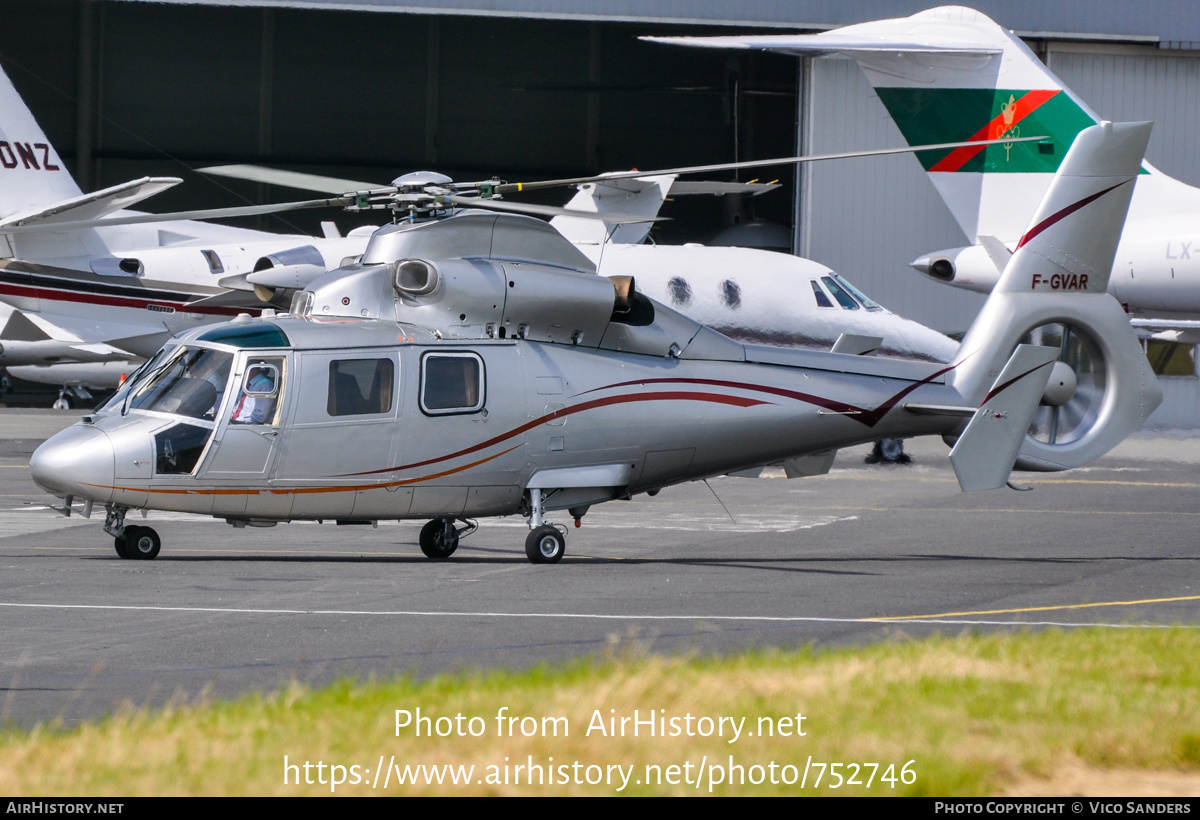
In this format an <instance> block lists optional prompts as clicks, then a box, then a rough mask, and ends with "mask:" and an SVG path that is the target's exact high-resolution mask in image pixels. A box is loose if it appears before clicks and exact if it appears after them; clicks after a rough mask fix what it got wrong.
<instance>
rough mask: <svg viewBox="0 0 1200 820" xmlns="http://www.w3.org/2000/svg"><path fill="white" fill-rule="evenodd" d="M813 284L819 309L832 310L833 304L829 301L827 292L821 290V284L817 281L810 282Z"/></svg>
mask: <svg viewBox="0 0 1200 820" xmlns="http://www.w3.org/2000/svg"><path fill="white" fill-rule="evenodd" d="M809 281H810V282H811V283H812V289H813V296H814V297H816V300H817V307H823V308H831V307H833V302H831V301H829V297H828V296H826V295H825V291H823V290H822V289H821V284H820V283H819V282H817V280H816V279H811V280H809Z"/></svg>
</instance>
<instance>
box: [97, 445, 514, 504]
mask: <svg viewBox="0 0 1200 820" xmlns="http://www.w3.org/2000/svg"><path fill="white" fill-rule="evenodd" d="M520 446H521V445H519V444H518V445H517V446H516V447H509V448H508V449H507V450H504V451H502V452H499V453H496V454H495V455H494V456H488V457H487V458H481V459H480V460H479V461H474V462H472V463H470V464H464V465H463V466H461V467H455V468H454V469H452V470H443V471H442V472H440V473H431V474H430V475H423V476H420V477H419V478H402V479H400V480H399V481H387V482H384V483H382V484H354V485H350V486H346V487H289V488H276V487H267V488H264V489H252V488H245V489H154V488H153V487H148V488H147V487H109V486H106V485H103V484H87V485H85V486H87V487H97V488H99V489H103V490H121V491H124V492H130V493H142V492H150V493H158V494H160V495H261V494H262V493H271V494H273V495H299V494H301V493H352V492H358V491H360V490H385V489H387V488H388V487H403V486H404V485H405V484H418V483H420V482H422V481H432V480H433V479H435V478H445V477H446V476H448V475H454V474H455V473H461V472H463V471H465V470H470V469H471V468H472V467H478V466H479V465H480V464H486V463H487V462H489V461H492V460H494V459H497V458H500V456H503V455H507V454H508V453H511V452H512V451H513V450H516V449H517V447H520Z"/></svg>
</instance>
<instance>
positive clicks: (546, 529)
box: [525, 524, 567, 564]
mask: <svg viewBox="0 0 1200 820" xmlns="http://www.w3.org/2000/svg"><path fill="white" fill-rule="evenodd" d="M566 551H567V539H566V538H564V537H563V534H562V533H561V532H559V531H558V528H557V527H554V526H552V525H550V524H543V525H542V526H540V527H538V528H537V529H535V530H533V531H532V532H531V533H529V536H528V537H527V538H526V539H525V556H526V557H527V558H528V559H529V560H530V561H531V562H533V563H535V564H557V563H558V562H559V561H560V560H562V557H563V554H564V553H565V552H566Z"/></svg>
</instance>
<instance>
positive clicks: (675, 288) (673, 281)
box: [667, 276, 692, 307]
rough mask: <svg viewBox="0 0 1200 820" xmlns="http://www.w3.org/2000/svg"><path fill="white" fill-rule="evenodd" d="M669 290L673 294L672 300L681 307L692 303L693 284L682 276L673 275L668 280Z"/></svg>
mask: <svg viewBox="0 0 1200 820" xmlns="http://www.w3.org/2000/svg"><path fill="white" fill-rule="evenodd" d="M667 292H668V293H669V294H671V301H672V302H674V303H675V304H676V305H678V306H680V307H683V306H685V305H690V304H691V303H692V286H691V285H689V284H688V283H687V280H686V279H684V278H683V277H681V276H672V277H671V278H670V279H669V280H668V281H667Z"/></svg>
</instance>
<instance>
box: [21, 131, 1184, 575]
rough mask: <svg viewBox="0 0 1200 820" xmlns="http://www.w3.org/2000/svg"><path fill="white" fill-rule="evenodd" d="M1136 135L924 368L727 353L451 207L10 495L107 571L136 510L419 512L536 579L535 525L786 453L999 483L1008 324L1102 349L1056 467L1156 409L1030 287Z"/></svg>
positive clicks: (1094, 216)
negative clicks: (509, 535) (1059, 324)
mask: <svg viewBox="0 0 1200 820" xmlns="http://www.w3.org/2000/svg"><path fill="white" fill-rule="evenodd" d="M1149 131H1150V129H1149V124H1144V123H1143V124H1122V125H1113V124H1110V123H1105V124H1103V125H1101V126H1097V127H1094V128H1092V129H1088V130H1086V131H1084V132H1082V133H1081V134H1080V136H1079V137H1078V138H1077V140H1076V142H1075V145H1074V146H1073V147H1072V148H1071V150H1070V152H1069V153H1068V155H1067V158H1066V159H1065V160H1064V162H1063V163H1062V166H1061V167H1060V169H1059V171H1058V175H1057V178H1056V180H1055V183H1054V184H1053V185H1052V186H1051V188H1050V190H1049V191H1048V193H1047V195H1046V198H1045V200H1044V201H1043V203H1042V205H1041V207H1040V209H1039V210H1038V213H1037V215H1036V216H1035V217H1034V220H1033V222H1032V223H1031V227H1030V228H1029V230H1027V231H1026V234H1025V236H1026V240H1025V241H1024V242H1023V244H1022V245H1021V247H1020V248H1019V249H1018V250H1017V251H1016V253H1015V254H1014V255H1013V258H1012V260H1011V262H1010V263H1009V265H1008V267H1007V268H1006V270H1005V274H1004V276H1003V278H1002V279H1001V281H1000V283H999V284H998V286H997V288H996V290H995V291H994V292H993V293H992V295H991V296H990V298H989V299H988V302H987V303H986V305H985V306H984V309H983V311H982V312H981V313H980V315H979V317H978V319H977V320H976V322H975V323H974V325H973V326H972V327H971V329H970V330H969V331H968V333H967V334H966V336H965V337H964V339H963V341H962V344H961V346H960V347H959V350H958V352H957V353H956V355H955V356H954V358H953V360H952V361H951V362H950V363H949V364H933V363H926V362H914V361H904V360H898V359H881V358H873V357H863V356H853V355H846V354H840V353H822V352H812V351H805V350H789V349H782V348H776V347H768V346H762V345H755V344H746V343H739V342H735V341H733V340H731V339H729V338H728V337H726V336H724V335H722V334H720V333H718V332H716V331H714V330H712V329H710V328H707V327H705V326H703V325H701V324H699V323H698V322H696V321H695V320H692V319H689V318H687V317H686V316H683V315H682V314H680V313H678V312H676V311H674V310H672V309H670V308H668V307H666V306H664V305H662V304H659V303H656V302H654V301H653V300H652V299H649V298H648V297H646V296H644V295H642V294H641V293H639V292H638V290H637V288H636V283H635V282H634V281H632V280H630V279H614V280H610V279H605V278H603V277H598V276H595V275H594V268H593V266H592V265H591V263H590V262H589V261H588V260H587V259H586V257H584V256H583V255H582V254H581V253H580V252H579V251H578V249H577V248H576V247H575V246H573V245H572V244H570V243H569V242H567V241H566V240H565V239H564V238H563V237H562V236H561V235H559V234H558V233H556V232H555V231H554V230H553V229H552V228H551V227H550V226H548V225H547V224H546V223H544V222H541V221H540V220H534V219H530V218H528V217H521V216H514V215H508V214H495V213H482V212H477V211H466V212H462V213H459V214H458V215H456V216H454V217H451V218H448V219H444V220H440V221H428V222H411V223H402V224H397V225H393V226H389V227H386V228H383V229H381V230H380V231H378V232H376V234H375V235H374V236H373V237H372V238H371V242H370V245H369V247H368V248H367V250H366V252H365V253H364V255H363V258H362V260H361V261H359V262H356V263H354V264H352V265H349V266H347V267H345V268H343V269H341V270H338V271H335V272H332V273H330V274H327V275H325V276H323V277H319V278H318V279H316V280H315V281H314V282H312V283H311V284H310V286H309V287H308V288H307V289H306V290H304V291H302V292H300V293H298V294H297V296H296V298H295V300H294V301H293V305H292V309H291V315H286V316H272V315H266V316H264V317H262V318H261V319H253V318H251V317H250V316H248V315H247V316H245V317H242V318H239V319H235V320H234V321H232V322H229V323H225V324H221V325H216V326H212V327H207V328H199V329H196V330H192V331H188V332H186V333H184V334H181V335H180V336H179V337H177V338H175V339H173V340H172V341H171V342H170V343H169V344H168V345H167V346H166V347H164V348H163V350H161V351H160V352H159V353H158V354H157V355H156V356H155V357H154V359H152V360H151V361H150V362H149V363H148V365H147V366H146V367H145V368H144V369H143V371H142V372H141V373H140V374H138V376H137V377H136V378H134V379H131V381H130V383H129V384H127V385H126V386H125V387H124V388H123V389H122V390H121V391H119V392H118V393H117V394H116V395H115V396H114V398H113V399H112V401H111V402H109V403H108V404H107V405H106V406H105V407H104V408H102V409H101V410H100V411H99V412H97V413H96V414H94V415H91V416H87V417H85V418H84V420H83V421H81V422H80V423H79V424H77V425H75V426H73V427H71V428H68V429H67V430H65V431H63V432H61V433H59V434H58V435H56V436H54V437H53V438H51V439H49V440H48V441H47V442H45V443H44V444H43V445H42V446H41V447H39V448H38V449H37V451H36V452H35V453H34V455H33V458H32V460H31V464H30V466H31V469H32V473H33V478H34V480H35V481H36V482H37V483H38V485H39V486H41V487H43V488H44V489H45V490H47V492H49V493H52V494H54V495H56V496H59V497H61V498H62V499H63V504H62V507H61V511H62V512H64V513H66V514H70V513H71V512H72V511H73V510H74V509H76V508H75V505H76V504H77V503H82V507H81V508H80V511H81V512H82V513H84V514H86V515H90V513H91V511H92V507H93V505H95V504H100V505H103V506H104V508H105V512H106V516H105V531H106V532H108V533H109V534H110V535H112V536H113V537H114V539H115V542H114V543H115V547H116V551H117V553H118V554H119V555H120V556H122V557H124V558H153V557H155V556H156V555H157V554H158V552H159V549H160V546H161V540H160V538H159V535H158V534H157V533H156V532H155V531H154V530H153V529H151V528H149V527H146V526H140V525H138V526H134V525H128V524H126V515H127V513H128V512H129V511H130V510H134V509H143V510H151V509H153V510H179V511H185V512H193V513H202V514H206V515H212V516H214V517H217V518H222V519H225V520H226V521H227V522H229V523H230V524H233V525H234V526H237V527H243V526H272V525H274V524H276V523H280V522H286V521H293V520H314V519H315V520H328V519H333V520H336V521H338V522H339V523H367V522H372V521H378V520H380V519H404V518H428V519H429V521H428V523H427V524H426V525H425V527H424V528H423V529H422V531H421V535H420V546H421V549H422V551H423V552H424V553H425V554H426V555H428V556H429V557H431V558H446V557H448V556H449V555H451V554H452V553H453V552H454V551H455V549H456V548H457V546H458V543H459V540H460V539H461V538H462V537H463V536H465V535H466V534H468V533H469V532H471V531H473V530H474V528H475V527H476V524H475V523H474V522H473V521H469V520H467V519H469V518H470V517H475V516H499V515H516V514H520V515H525V516H528V522H529V527H530V533H529V536H528V538H527V539H526V543H525V551H526V555H527V556H528V558H529V559H530V560H531V561H533V562H535V563H552V562H556V561H558V560H559V559H561V558H562V556H563V554H564V552H565V546H566V541H565V528H562V527H559V526H556V525H552V524H549V523H547V519H546V516H547V513H549V512H551V511H554V510H567V511H568V513H569V514H570V515H571V516H572V517H573V518H574V519H575V520H576V522H578V521H579V520H580V519H582V518H583V516H584V515H585V514H586V513H587V511H588V509H589V508H590V507H591V506H592V505H594V504H599V503H602V502H605V501H610V500H613V499H620V498H629V497H632V496H633V495H634V494H637V493H643V492H654V491H657V490H658V489H660V488H662V487H665V486H668V485H671V484H676V483H679V482H683V481H688V480H694V479H699V478H702V477H705V476H711V475H719V474H723V473H727V472H730V471H735V470H739V469H746V468H750V467H754V466H758V465H762V464H766V463H772V462H777V461H780V460H783V459H793V460H794V462H796V463H798V464H799V465H802V466H804V467H806V468H807V472H808V473H809V474H818V473H821V472H824V471H827V470H828V468H829V465H830V464H831V462H832V459H833V455H834V453H835V452H836V449H837V448H839V447H843V446H847V445H852V444H857V443H861V442H868V441H873V440H876V439H879V438H882V437H904V436H913V435H929V434H941V435H944V436H948V437H951V438H953V439H956V443H955V445H954V448H953V450H952V451H951V454H950V459H951V462H952V464H953V465H954V469H955V471H956V474H957V476H958V480H959V483H960V485H961V486H962V488H963V489H964V490H972V489H985V488H996V487H1002V486H1004V484H1005V483H1006V481H1007V480H1008V476H1009V473H1010V471H1011V469H1012V467H1013V464H1014V462H1015V460H1016V459H1017V456H1018V453H1019V451H1020V450H1021V448H1022V445H1023V443H1024V441H1025V434H1026V431H1027V430H1028V428H1029V423H1030V419H1031V418H1032V416H1033V413H1034V411H1035V408H1036V407H1037V405H1038V403H1039V401H1040V400H1041V399H1042V397H1043V395H1044V394H1045V393H1046V387H1047V382H1048V380H1049V377H1050V373H1051V370H1052V369H1053V365H1054V362H1055V359H1056V357H1057V355H1058V350H1057V349H1055V348H1045V347H1038V346H1033V345H1025V344H1019V342H1020V339H1021V338H1022V336H1023V335H1024V334H1025V333H1026V332H1027V331H1028V330H1029V329H1030V328H1032V327H1036V326H1038V325H1040V324H1044V323H1045V322H1047V321H1052V320H1056V319H1057V320H1063V319H1070V320H1071V321H1074V322H1078V323H1081V324H1086V325H1087V326H1089V327H1091V328H1093V329H1094V331H1095V332H1096V333H1097V334H1099V335H1102V336H1103V337H1104V338H1105V339H1106V340H1107V343H1108V344H1109V345H1110V348H1111V353H1112V361H1113V362H1114V371H1113V373H1114V384H1113V387H1114V390H1113V392H1112V394H1111V395H1110V396H1109V398H1108V401H1107V402H1106V404H1105V408H1104V411H1103V412H1104V413H1106V414H1109V415H1110V416H1111V418H1110V419H1109V423H1107V424H1105V425H1103V426H1102V427H1101V428H1099V429H1098V430H1097V431H1093V433H1091V434H1089V436H1087V437H1085V438H1084V439H1082V440H1080V441H1076V442H1072V444H1071V445H1069V448H1068V449H1069V451H1070V452H1072V453H1073V454H1074V455H1075V456H1081V455H1092V457H1094V456H1095V455H1099V454H1100V453H1102V452H1104V451H1106V450H1107V449H1108V448H1110V447H1112V446H1113V445H1115V444H1116V443H1117V442H1119V441H1120V440H1121V439H1122V438H1124V436H1125V435H1127V434H1128V433H1130V432H1132V431H1133V430H1135V429H1137V427H1138V426H1139V425H1140V424H1141V422H1142V421H1143V420H1144V418H1145V417H1146V415H1148V414H1149V413H1150V412H1151V411H1152V410H1153V409H1154V408H1155V407H1156V406H1157V404H1158V403H1159V401H1160V400H1161V392H1160V390H1159V388H1158V384H1157V381H1156V380H1155V378H1154V375H1153V373H1151V372H1150V369H1149V365H1148V364H1147V362H1146V359H1145V356H1144V355H1143V354H1142V351H1141V348H1140V346H1139V345H1138V343H1137V341H1136V339H1135V338H1134V336H1133V332H1132V330H1131V329H1130V327H1129V325H1128V322H1127V321H1126V318H1125V314H1124V312H1123V311H1122V310H1121V308H1120V306H1119V305H1118V304H1117V303H1116V301H1115V300H1113V299H1112V297H1111V296H1109V295H1108V294H1106V293H1105V292H1104V288H1105V286H1106V285H1107V281H1105V280H1106V278H1107V277H1106V276H1105V275H1103V274H1093V275H1092V278H1091V279H1090V280H1089V282H1088V286H1087V288H1086V289H1081V290H1076V291H1053V290H1042V289H1034V288H1032V287H1031V283H1032V280H1033V277H1034V276H1041V277H1043V278H1047V277H1049V276H1052V275H1054V274H1056V273H1063V272H1066V273H1075V272H1078V271H1081V270H1090V271H1107V270H1108V269H1109V268H1110V267H1111V262H1112V253H1113V251H1114V249H1115V246H1116V236H1117V234H1118V233H1119V228H1120V225H1121V222H1122V220H1123V219H1124V216H1125V212H1126V209H1127V208H1128V203H1129V197H1130V193H1131V190H1132V181H1133V178H1134V176H1135V175H1136V173H1137V169H1138V166H1139V163H1140V161H1141V157H1142V153H1143V151H1144V150H1145V145H1146V141H1147V140H1148V138H1149ZM1024 458H1026V459H1028V456H1024ZM1034 461H1036V462H1037V466H1040V468H1041V469H1060V468H1061V467H1062V465H1061V464H1058V463H1055V462H1053V461H1050V460H1047V459H1041V460H1038V459H1034ZM460 521H465V522H466V523H465V526H462V527H460V526H459V524H458V522H460Z"/></svg>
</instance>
